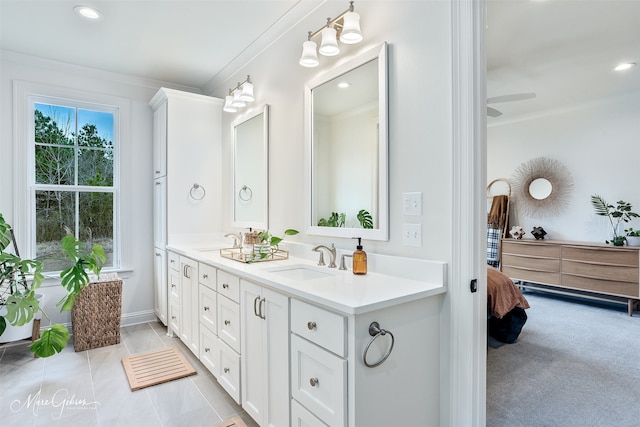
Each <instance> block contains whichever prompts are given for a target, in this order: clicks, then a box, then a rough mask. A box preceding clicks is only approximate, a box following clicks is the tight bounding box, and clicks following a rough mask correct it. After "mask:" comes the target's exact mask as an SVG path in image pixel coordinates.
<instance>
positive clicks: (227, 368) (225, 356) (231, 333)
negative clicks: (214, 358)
mask: <svg viewBox="0 0 640 427" xmlns="http://www.w3.org/2000/svg"><path fill="white" fill-rule="evenodd" d="M216 290H217V291H218V304H217V319H218V354H219V356H220V376H219V377H218V382H219V383H220V385H221V386H222V387H223V388H224V389H225V390H226V391H227V393H229V395H230V396H231V397H232V398H233V399H234V400H235V401H236V402H237V403H238V404H240V403H241V395H240V348H241V347H240V333H241V329H240V278H239V277H238V276H235V275H233V274H230V273H227V272H226V271H223V270H218V272H217V286H216Z"/></svg>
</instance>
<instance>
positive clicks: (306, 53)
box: [300, 40, 320, 67]
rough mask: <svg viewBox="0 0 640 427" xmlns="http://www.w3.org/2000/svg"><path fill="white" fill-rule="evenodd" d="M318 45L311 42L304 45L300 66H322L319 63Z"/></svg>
mask: <svg viewBox="0 0 640 427" xmlns="http://www.w3.org/2000/svg"><path fill="white" fill-rule="evenodd" d="M317 47H318V45H317V44H316V42H313V41H311V40H309V41H306V42H304V43H303V44H302V56H301V57H300V65H302V66H303V67H317V66H318V64H320V61H318V53H317V52H316V48H317Z"/></svg>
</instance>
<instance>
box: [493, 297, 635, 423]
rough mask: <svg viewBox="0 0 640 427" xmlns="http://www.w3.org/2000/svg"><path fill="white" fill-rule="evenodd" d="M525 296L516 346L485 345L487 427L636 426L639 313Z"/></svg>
mask: <svg viewBox="0 0 640 427" xmlns="http://www.w3.org/2000/svg"><path fill="white" fill-rule="evenodd" d="M525 296H526V298H527V299H528V300H529V303H530V304H531V308H530V309H529V310H527V315H528V317H529V318H528V321H527V323H526V324H525V326H524V328H523V330H522V333H521V334H520V336H519V338H518V341H516V343H514V344H501V343H498V342H497V341H494V340H492V339H491V338H490V339H489V341H488V344H489V345H488V352H487V426H489V427H501V426H505V427H506V426H508V427H518V426H523V427H537V426H549V427H558V426H562V427H571V426H580V427H585V426H598V427H601V426H616V427H624V426H629V427H631V426H639V425H640V313H638V312H637V311H636V312H635V314H634V316H633V317H630V316H628V315H627V310H626V306H622V305H608V304H601V303H600V304H596V303H591V302H585V301H584V300H572V299H567V298H562V297H557V296H548V295H547V294H543V293H537V292H525Z"/></svg>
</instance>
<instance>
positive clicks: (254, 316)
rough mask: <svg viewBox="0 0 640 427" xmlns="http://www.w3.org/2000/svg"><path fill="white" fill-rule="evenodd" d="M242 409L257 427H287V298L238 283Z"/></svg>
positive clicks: (268, 290) (248, 283) (264, 289)
mask: <svg viewBox="0 0 640 427" xmlns="http://www.w3.org/2000/svg"><path fill="white" fill-rule="evenodd" d="M240 313H241V326H242V331H241V338H242V407H243V408H244V410H245V411H246V412H247V413H248V414H249V415H250V416H251V417H252V418H253V419H254V420H255V421H256V422H257V423H258V424H259V425H260V426H269V427H279V426H280V427H287V426H289V410H290V409H289V402H290V399H289V352H288V348H289V298H288V297H287V296H285V295H282V294H280V293H277V292H275V291H273V290H271V289H268V288H265V287H262V286H260V285H257V284H255V283H252V282H249V281H247V280H241V281H240Z"/></svg>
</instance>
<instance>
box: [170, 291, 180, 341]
mask: <svg viewBox="0 0 640 427" xmlns="http://www.w3.org/2000/svg"><path fill="white" fill-rule="evenodd" d="M167 320H168V322H169V329H171V330H172V331H173V332H174V333H175V334H176V335H178V336H180V304H178V303H177V302H176V301H175V300H170V301H169V318H168V319H167Z"/></svg>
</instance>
